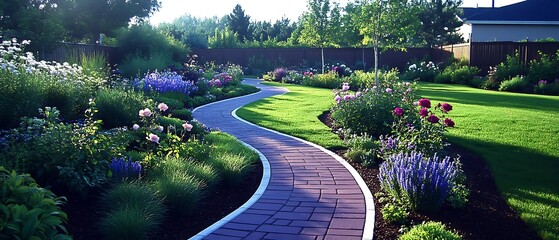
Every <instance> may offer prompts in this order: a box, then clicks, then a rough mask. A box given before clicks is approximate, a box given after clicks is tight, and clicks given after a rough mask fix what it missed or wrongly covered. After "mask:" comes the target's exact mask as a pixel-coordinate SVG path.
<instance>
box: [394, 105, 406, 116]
mask: <svg viewBox="0 0 559 240" xmlns="http://www.w3.org/2000/svg"><path fill="white" fill-rule="evenodd" d="M394 114H395V115H396V116H398V117H401V116H402V115H404V109H401V108H399V107H397V108H394Z"/></svg>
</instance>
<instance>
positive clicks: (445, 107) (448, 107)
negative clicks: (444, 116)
mask: <svg viewBox="0 0 559 240" xmlns="http://www.w3.org/2000/svg"><path fill="white" fill-rule="evenodd" d="M441 109H442V110H443V112H445V113H447V112H450V110H452V105H450V104H448V103H443V105H442V106H441Z"/></svg>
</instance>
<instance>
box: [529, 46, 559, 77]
mask: <svg viewBox="0 0 559 240" xmlns="http://www.w3.org/2000/svg"><path fill="white" fill-rule="evenodd" d="M558 53H559V51H558ZM526 78H527V80H528V82H529V83H530V84H531V85H535V84H538V82H539V81H540V80H542V79H550V80H554V79H559V55H556V56H555V57H550V56H549V55H547V54H542V53H541V52H540V59H539V60H532V61H530V63H529V72H528V75H527V76H526Z"/></svg>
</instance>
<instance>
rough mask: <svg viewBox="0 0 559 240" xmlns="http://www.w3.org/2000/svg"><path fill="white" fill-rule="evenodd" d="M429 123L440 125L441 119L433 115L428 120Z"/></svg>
mask: <svg viewBox="0 0 559 240" xmlns="http://www.w3.org/2000/svg"><path fill="white" fill-rule="evenodd" d="M427 121H429V122H430V123H438V122H439V117H437V116H435V115H434V114H431V115H430V116H429V117H428V118H427Z"/></svg>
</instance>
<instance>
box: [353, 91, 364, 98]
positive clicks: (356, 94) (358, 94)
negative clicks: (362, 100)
mask: <svg viewBox="0 0 559 240" xmlns="http://www.w3.org/2000/svg"><path fill="white" fill-rule="evenodd" d="M362 95H363V93H362V92H356V93H355V96H356V97H361V96H362Z"/></svg>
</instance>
